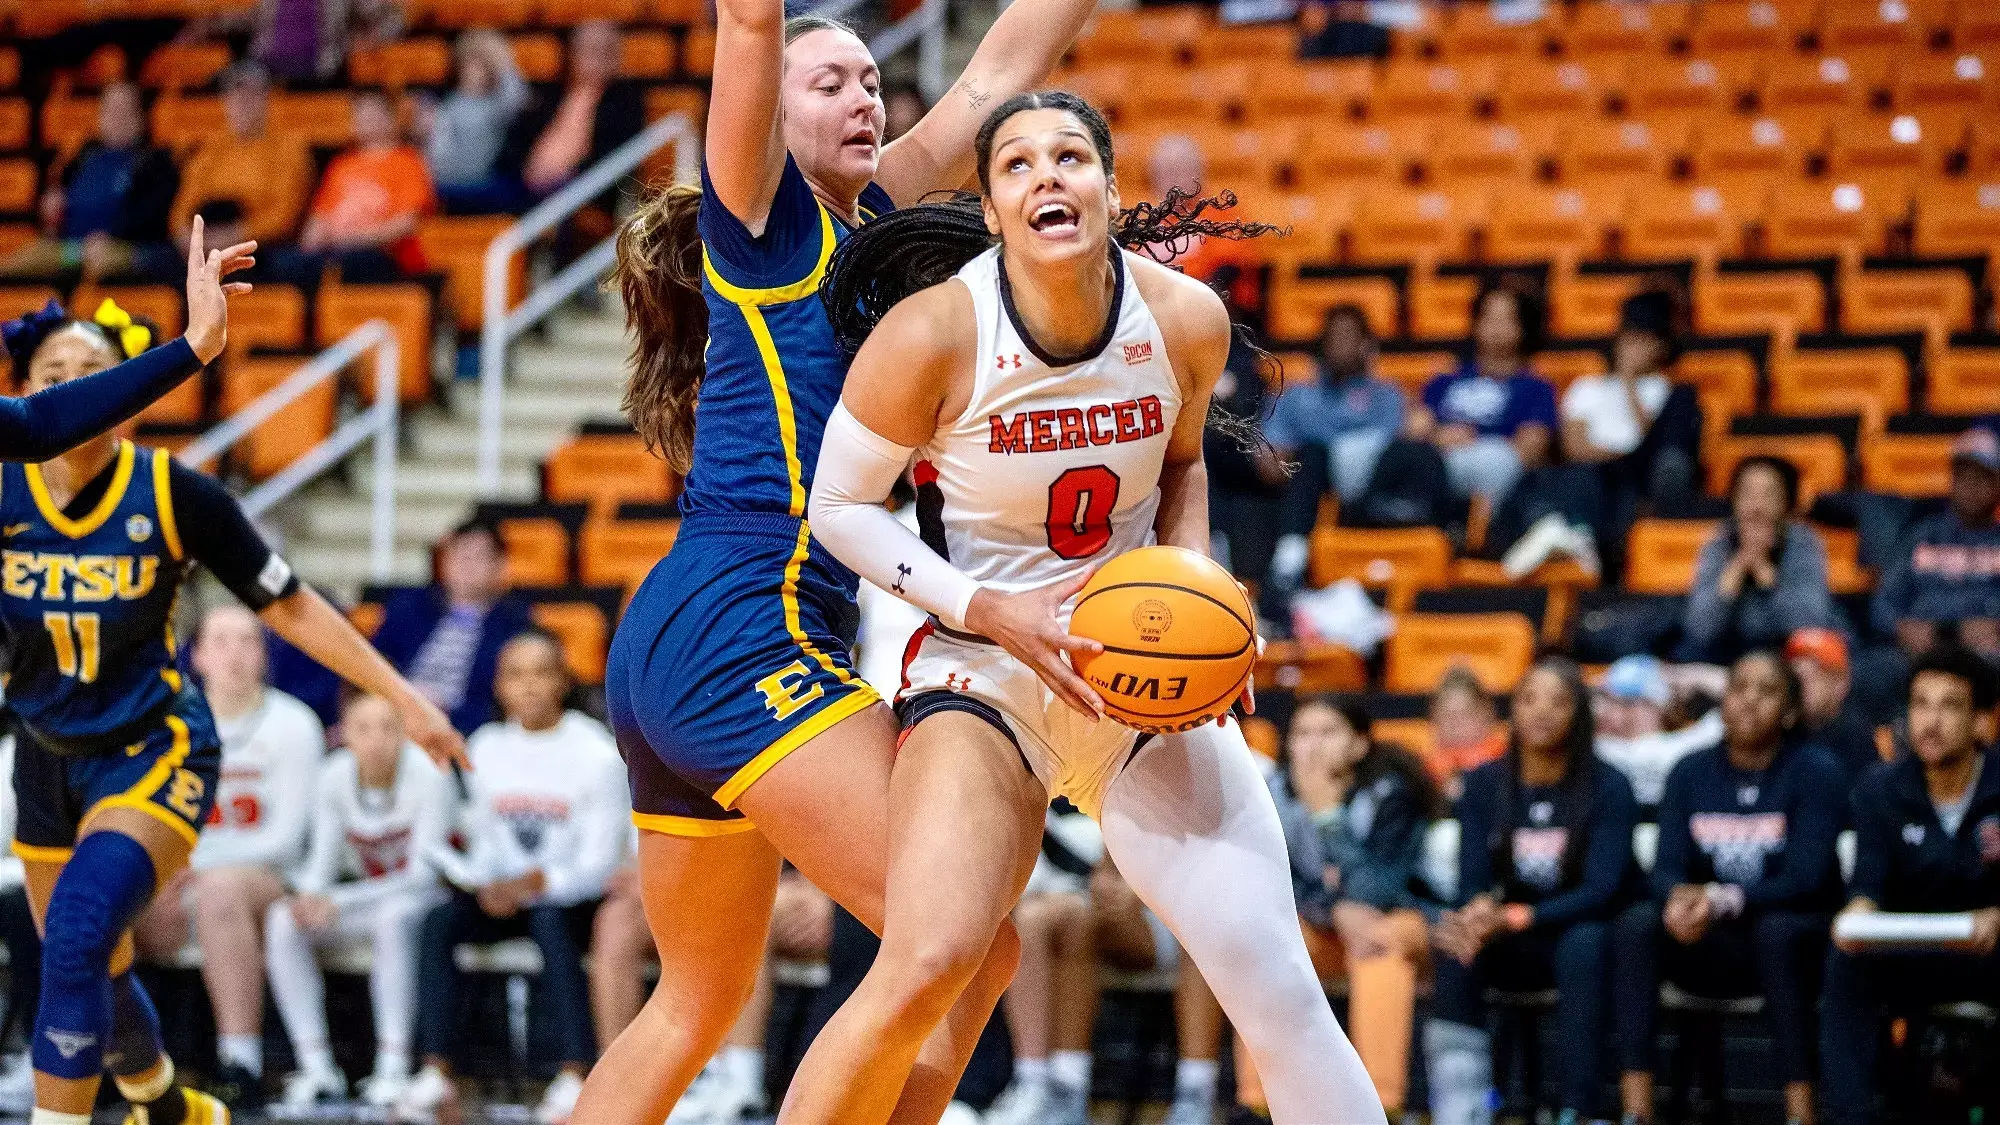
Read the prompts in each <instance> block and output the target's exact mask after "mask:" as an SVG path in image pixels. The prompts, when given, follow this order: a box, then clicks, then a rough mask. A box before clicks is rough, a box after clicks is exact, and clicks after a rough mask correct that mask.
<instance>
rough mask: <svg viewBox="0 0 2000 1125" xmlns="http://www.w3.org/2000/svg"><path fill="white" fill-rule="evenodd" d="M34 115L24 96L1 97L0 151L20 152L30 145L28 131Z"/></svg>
mask: <svg viewBox="0 0 2000 1125" xmlns="http://www.w3.org/2000/svg"><path fill="white" fill-rule="evenodd" d="M33 121H34V115H33V114H32V113H30V112H29V111H28V103H27V100H26V99H24V98H0V152H20V151H22V150H23V149H26V148H27V147H28V131H29V128H30V126H31V124H32V123H33Z"/></svg>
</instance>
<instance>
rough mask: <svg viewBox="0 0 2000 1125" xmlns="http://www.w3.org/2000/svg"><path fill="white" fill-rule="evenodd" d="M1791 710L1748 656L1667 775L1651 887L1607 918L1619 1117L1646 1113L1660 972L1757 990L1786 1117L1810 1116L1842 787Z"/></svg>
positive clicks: (1780, 676)
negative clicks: (1708, 725) (1801, 734)
mask: <svg viewBox="0 0 2000 1125" xmlns="http://www.w3.org/2000/svg"><path fill="white" fill-rule="evenodd" d="M1800 715H1801V702H1800V693H1799V683H1798V678H1797V677H1796V676H1794V675H1793V674H1792V670H1791V666H1790V665H1789V664H1787V663H1786V662H1785V659H1784V657H1782V656H1780V655H1779V654H1778V653H1776V652H1772V651H1769V650H1757V651H1754V652H1751V653H1748V654H1746V655H1745V656H1743V657H1742V658H1740V659H1738V660H1737V661H1736V663H1735V665H1734V667H1732V668H1731V669H1730V672H1729V686H1728V688H1727V689H1725V690H1724V692H1723V696H1722V722H1723V728H1724V731H1725V734H1724V737H1723V743H1722V745H1721V746H1718V747H1714V748H1711V749H1708V750H1703V751H1701V752H1699V753H1696V754H1693V755H1690V756H1689V757H1688V758H1686V759H1685V760H1683V761H1682V762H1681V763H1680V765H1678V766H1675V767H1674V771H1673V773H1672V774H1671V775H1669V777H1668V779H1667V787H1666V795H1665V797H1664V798H1663V799H1662V800H1661V802H1660V816H1659V824H1660V840H1659V851H1658V853H1657V859H1656V860H1655V861H1654V864H1653V872H1652V895H1651V897H1649V898H1647V899H1644V900H1642V901H1640V902H1639V903H1637V904H1635V905H1633V906H1631V907H1630V908H1628V909H1627V910H1626V911H1625V913H1624V914H1623V915H1622V916H1621V917H1620V918H1619V920H1618V939H1617V942H1616V946H1617V955H1616V969H1615V974H1614V975H1615V979H1616V982H1617V983H1616V985H1615V989H1614V990H1615V992H1616V995H1617V1026H1618V1029H1619V1035H1620V1040H1621V1043H1622V1047H1623V1054H1624V1061H1623V1067H1624V1080H1623V1082H1622V1083H1621V1087H1622V1095H1623V1100H1624V1109H1625V1120H1626V1122H1628V1123H1643V1122H1650V1121H1651V1120H1652V1119H1653V1058H1654V1054H1655V1044H1654V1026H1655V1024H1656V1022H1657V1020H1658V1017H1659V1005H1660V982H1661V981H1662V980H1667V981H1671V982H1673V983H1674V984H1675V985H1678V986H1679V987H1680V988H1682V989H1683V990H1685V991H1687V992H1689V993H1691V994H1693V995H1696V996H1702V997H1711V998H1716V999H1732V998H1736V997H1742V996H1762V997H1764V1012H1763V1016H1764V1024H1765V1028H1766V1030H1767V1031H1768V1032H1769V1034H1770V1036H1771V1038H1772V1041H1773V1043H1774V1044H1775V1045H1776V1055H1777V1063H1778V1070H1779V1075H1780V1077H1781V1079H1782V1080H1783V1082H1784V1084H1785V1118H1786V1120H1787V1121H1789V1122H1793V1123H1795V1125H1809V1123H1810V1122H1811V1121H1812V1120H1813V1096H1812V1095H1813V1086H1812V1082H1813V1030H1812V1028H1813V1010H1814V1007H1815V1004H1816V1003H1817V996H1816V993H1817V992H1818V986H1819V970H1820V966H1821V964H1822V962H1823V961H1824V959H1825V957H1826V937H1827V928H1828V926H1829V924H1830V923H1831V922H1832V920H1833V912H1834V910H1835V909H1837V908H1838V907H1839V905H1840V897H1841V888H1840V862H1839V860H1838V858H1837V857H1836V856H1835V854H1834V840H1835V838H1836V837H1838V836H1839V834H1840V826H1841V823H1842V822H1843V820H1844V819H1845V818H1846V812H1845V809H1844V808H1843V806H1844V804H1845V801H1846V794H1847V783H1846V778H1845V776H1844V774H1843V771H1842V770H1841V767H1840V764H1839V763H1838V762H1836V761H1835V760H1834V758H1833V755H1832V754H1831V753H1829V752H1828V751H1827V750H1825V749H1823V748H1822V747H1819V746H1817V745H1815V744H1813V743H1811V742H1805V741H1800V740H1799V739H1798V738H1797V737H1796V734H1797V731H1798V723H1799V719H1800Z"/></svg>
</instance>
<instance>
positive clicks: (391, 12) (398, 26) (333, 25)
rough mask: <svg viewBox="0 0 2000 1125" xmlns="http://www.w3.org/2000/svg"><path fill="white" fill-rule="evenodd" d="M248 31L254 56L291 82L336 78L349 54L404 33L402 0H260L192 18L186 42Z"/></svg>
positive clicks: (251, 52)
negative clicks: (200, 17)
mask: <svg viewBox="0 0 2000 1125" xmlns="http://www.w3.org/2000/svg"><path fill="white" fill-rule="evenodd" d="M246 33H247V34H248V36H249V40H250V57H251V58H253V59H256V60H257V61H258V62H259V63H261V64H262V65H264V66H266V67H269V68H270V70H271V73H273V74H275V75H277V76H278V77H279V78H282V79H284V80H286V81H287V82H295V83H305V84H315V83H325V82H332V81H335V80H337V79H338V78H339V77H340V73H341V68H342V67H344V66H345V65H346V64H347V56H348V54H349V53H351V52H353V51H355V50H358V49H361V48H365V47H372V46H375V45H377V44H380V43H388V42H391V41H393V40H395V39H396V38H397V37H398V36H400V35H401V34H402V33H403V4H402V0H257V3H256V4H255V5H254V6H252V7H247V8H238V9H236V10H232V11H226V12H221V13H218V14H215V15H211V16H206V17H204V18H202V19H197V20H194V21H192V22H190V23H189V24H188V26H187V28H186V30H185V31H183V32H182V34H181V40H182V41H183V42H198V41H200V40H202V39H205V38H212V37H218V36H230V37H234V36H241V35H244V34H246Z"/></svg>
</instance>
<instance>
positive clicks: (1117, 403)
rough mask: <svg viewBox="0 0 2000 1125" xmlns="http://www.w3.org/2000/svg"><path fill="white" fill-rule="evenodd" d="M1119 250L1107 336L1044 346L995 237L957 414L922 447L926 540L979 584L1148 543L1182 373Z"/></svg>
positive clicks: (979, 275)
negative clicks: (1011, 283)
mask: <svg viewBox="0 0 2000 1125" xmlns="http://www.w3.org/2000/svg"><path fill="white" fill-rule="evenodd" d="M1134 260H1135V259H1134V258H1133V256H1132V255H1131V254H1128V253H1125V252H1123V251H1121V252H1120V256H1119V258H1118V259H1117V260H1116V262H1115V266H1114V268H1115V269H1116V270H1117V282H1116V284H1115V286H1114V289H1113V296H1112V300H1113V313H1112V316H1111V318H1110V324H1109V326H1108V327H1109V331H1108V334H1107V335H1106V336H1105V337H1103V338H1101V339H1100V340H1099V341H1098V346H1095V347H1092V348H1091V349H1090V350H1089V351H1088V352H1086V353H1085V354H1083V355H1080V356H1072V357H1056V356H1050V355H1048V354H1046V353H1044V352H1041V351H1040V350H1038V348H1037V346H1036V345H1035V344H1033V343H1032V342H1031V341H1030V340H1029V338H1028V335H1027V333H1026V332H1025V331H1023V330H1022V328H1021V324H1020V319H1019V317H1018V315H1017V314H1016V313H1015V311H1014V303H1013V299H1012V296H1011V294H1010V293H1009V292H1008V289H1007V282H1006V279H1005V277H1004V276H1003V274H1002V272H1001V268H1000V250H999V248H998V247H995V248H994V249H992V250H989V251H987V252H986V253H984V254H981V255H980V256H979V257H977V258H974V259H973V260H972V261H971V262H969V263H967V264H966V266H965V268H964V269H962V270H960V271H959V272H958V278H959V280H960V281H962V282H964V283H965V285H966V287H967V288H969V289H970V290H972V304H973V308H974V309H975V310H977V313H978V318H979V352H978V356H979V360H978V368H977V369H976V370H975V371H974V372H973V386H972V399H971V401H970V402H969V403H967V404H966V408H965V412H964V413H963V414H961V415H959V417H958V418H957V419H956V420H955V421H952V422H950V423H948V424H945V425H943V426H940V427H939V429H938V431H937V433H936V435H935V436H933V437H932V438H931V440H930V442H929V443H928V444H926V445H925V446H924V447H923V448H922V449H921V450H919V451H918V460H917V464H916V483H917V487H918V493H917V518H918V522H919V524H920V526H921V528H922V531H923V535H924V540H925V542H927V543H928V544H930V546H931V548H932V549H933V550H937V551H939V552H941V553H942V554H944V555H945V557H946V558H947V559H949V560H950V561H951V563H952V565H953V566H956V567H957V568H958V569H959V570H961V571H964V572H965V573H966V574H969V575H971V576H972V577H973V578H975V579H977V580H978V581H979V582H980V583H982V584H984V585H989V586H994V587H996V588H999V589H1002V590H1008V591H1017V590H1025V589H1030V588H1032V587H1036V586H1041V585H1045V584H1047V583H1049V582H1052V581H1055V580H1058V579H1061V578H1063V577H1065V576H1070V575H1075V574H1080V573H1082V572H1083V571H1085V570H1088V569H1090V568H1091V567H1094V566H1096V565H1098V564H1100V563H1102V562H1103V561H1104V560H1106V559H1109V558H1112V557H1114V556H1116V555H1120V554H1123V553H1124V552H1126V551H1130V550H1132V549H1134V548H1137V547H1144V546H1147V545H1148V544H1150V543H1152V542H1153V514H1154V512H1155V511H1157V510H1158V508H1159V504H1160V491H1159V484H1160V467H1161V465H1162V464H1163V463H1164V461H1165V459H1166V454H1167V443H1168V441H1169V439H1170V438H1171V436H1172V434H1173V429H1174V421H1175V419H1176V418H1178V417H1179V416H1180V408H1181V391H1180V383H1179V382H1178V381H1177V380H1175V378H1174V372H1173V367H1172V365H1171V364H1169V363H1168V361H1167V345H1166V341H1165V340H1164V339H1163V338H1162V337H1161V335H1160V327H1159V324H1158V323H1157V322H1155V321H1154V319H1153V313H1152V310H1151V309H1149V308H1147V307H1146V300H1145V298H1144V297H1142V296H1141V295H1140V293H1139V286H1138V283H1137V282H1136V281H1135V280H1134V278H1133V276H1132V270H1133V268H1134V266H1133V261H1134Z"/></svg>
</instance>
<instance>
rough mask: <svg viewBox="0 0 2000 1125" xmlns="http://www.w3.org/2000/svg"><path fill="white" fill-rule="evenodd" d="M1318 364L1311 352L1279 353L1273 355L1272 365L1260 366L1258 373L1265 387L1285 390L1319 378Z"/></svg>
mask: <svg viewBox="0 0 2000 1125" xmlns="http://www.w3.org/2000/svg"><path fill="white" fill-rule="evenodd" d="M1318 363H1319V361H1318V360H1316V359H1314V358H1313V354H1312V353H1311V352H1309V351H1278V352H1272V353H1271V362H1270V363H1265V364H1260V365H1258V371H1257V373H1258V374H1259V375H1260V376H1262V377H1263V379H1264V385H1265V386H1268V387H1270V388H1272V389H1273V390H1283V389H1285V388H1288V387H1294V386H1297V385H1298V384H1300V383H1305V382H1310V381H1311V380H1313V379H1314V378H1317V377H1318V375H1319V367H1318Z"/></svg>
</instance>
